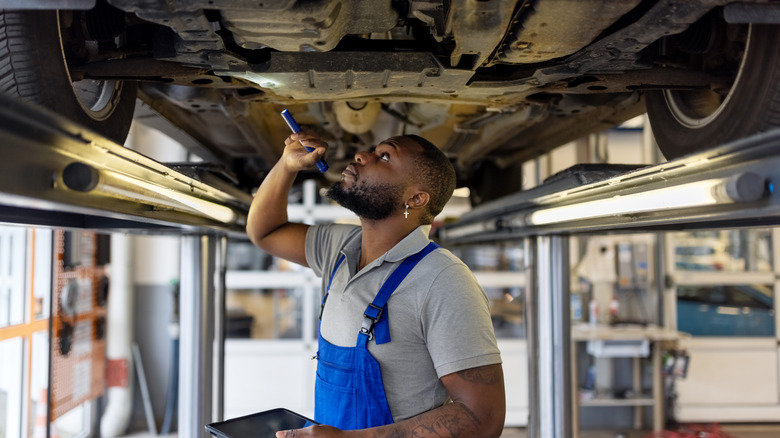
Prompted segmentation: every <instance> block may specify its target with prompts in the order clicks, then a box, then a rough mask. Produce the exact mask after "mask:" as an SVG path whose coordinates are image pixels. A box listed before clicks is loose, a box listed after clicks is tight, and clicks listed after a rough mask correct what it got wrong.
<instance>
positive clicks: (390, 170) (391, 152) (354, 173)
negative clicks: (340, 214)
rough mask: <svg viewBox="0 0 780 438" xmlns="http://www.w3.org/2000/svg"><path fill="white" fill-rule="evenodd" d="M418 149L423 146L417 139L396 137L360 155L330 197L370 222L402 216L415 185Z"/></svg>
mask: <svg viewBox="0 0 780 438" xmlns="http://www.w3.org/2000/svg"><path fill="white" fill-rule="evenodd" d="M415 148H419V145H417V143H415V142H414V141H413V140H411V139H408V138H404V137H393V138H389V139H387V140H385V141H384V142H382V143H380V144H379V145H378V146H377V147H376V148H374V149H373V150H371V151H368V152H358V153H357V154H355V162H353V163H351V164H350V165H349V166H347V168H346V169H345V170H344V172H342V179H341V181H340V182H337V183H335V184H333V185H332V186H331V187H330V190H328V197H329V198H330V199H332V200H334V201H336V202H337V203H339V205H341V206H343V207H345V208H347V209H349V210H351V211H352V212H354V213H355V214H357V215H358V216H359V217H361V218H363V219H367V220H372V221H377V220H382V219H386V218H388V217H390V216H391V215H392V214H393V213H396V212H398V214H400V210H401V209H403V205H404V196H405V191H406V189H407V187H409V186H410V185H411V175H410V170H411V169H412V165H413V159H414V152H415Z"/></svg>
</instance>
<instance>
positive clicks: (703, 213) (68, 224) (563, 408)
mask: <svg viewBox="0 0 780 438" xmlns="http://www.w3.org/2000/svg"><path fill="white" fill-rule="evenodd" d="M0 153H2V157H3V160H2V161H1V162H0V222H6V223H18V224H28V225H39V226H48V227H58V228H84V229H98V230H107V231H129V232H138V233H160V234H180V235H184V236H185V237H184V238H183V243H182V245H183V246H182V249H183V251H182V254H185V255H186V256H185V257H188V260H183V263H182V284H181V292H182V293H181V298H182V308H181V318H182V341H181V345H182V346H185V345H188V344H189V345H190V346H191V347H190V348H189V349H188V350H187V351H185V349H184V348H183V349H182V355H181V361H180V363H181V364H182V367H181V369H182V376H181V378H182V384H181V385H180V388H183V389H182V391H190V392H188V393H187V394H184V393H183V392H180V408H179V433H180V434H181V435H182V436H198V435H201V436H205V432H204V431H203V425H204V424H206V423H209V422H211V421H217V420H220V419H221V418H219V417H220V416H221V414H218V415H216V417H217V418H215V415H214V414H213V406H217V407H218V408H219V406H221V402H222V396H223V394H222V387H221V381H222V379H221V373H222V369H221V368H222V365H221V364H219V363H218V365H217V366H216V367H215V368H217V369H215V370H214V369H212V360H211V358H212V357H221V356H222V350H221V347H220V343H219V342H218V343H217V347H212V343H211V342H210V341H211V340H212V339H214V334H215V333H221V330H220V329H219V327H220V326H221V324H223V321H224V308H223V309H217V308H216V307H217V306H213V305H209V304H204V303H215V302H216V301H217V300H216V298H215V297H218V295H219V294H220V293H224V284H223V285H222V286H221V289H222V290H217V289H219V286H217V287H215V286H214V283H215V282H214V281H213V280H214V278H215V276H217V275H219V272H220V270H221V269H224V267H223V266H221V264H222V263H224V251H225V248H226V237H227V236H228V235H242V236H243V233H244V231H243V228H244V225H245V222H246V215H247V211H248V206H249V204H250V202H251V197H250V196H249V195H247V194H246V193H243V192H240V191H238V190H236V189H234V188H232V187H231V186H230V185H229V184H228V183H227V182H226V181H224V180H223V179H220V178H218V177H215V176H213V175H212V174H211V173H209V172H203V171H202V170H203V169H201V168H189V169H188V168H184V167H181V166H166V165H164V164H162V163H158V162H156V161H154V160H151V159H149V158H147V157H145V156H143V155H140V154H137V153H135V152H133V151H131V150H129V149H126V148H123V147H122V146H120V145H116V144H113V143H112V142H110V141H108V140H106V139H104V138H102V137H100V136H97V135H95V134H93V133H90V132H88V131H86V130H84V129H83V128H80V127H78V126H75V125H73V124H72V123H70V122H68V121H66V120H65V119H63V118H61V117H58V116H57V115H54V114H52V113H50V112H48V111H46V110H44V109H39V108H35V107H32V106H30V105H28V104H23V103H20V102H18V101H16V100H13V99H10V98H8V97H5V96H2V95H0ZM779 180H780V130H775V131H770V132H766V133H762V134H758V135H755V136H753V137H750V138H746V139H743V140H740V141H737V142H733V143H730V144H727V145H723V146H721V147H718V148H716V149H712V150H709V151H707V152H702V153H699V154H696V155H691V156H687V157H683V158H681V159H678V160H674V161H670V162H666V163H663V164H658V165H654V166H648V167H643V168H638V169H636V168H631V169H629V168H626V167H620V166H618V167H614V166H607V167H598V168H593V167H588V166H581V167H579V168H575V169H571V170H569V171H566V172H564V173H562V174H559V175H557V176H556V177H555V178H551V179H550V181H549V182H548V183H546V184H543V185H541V186H539V187H536V188H534V189H531V190H527V191H524V192H522V193H518V194H516V195H510V196H507V197H505V198H502V199H499V200H496V201H493V202H491V203H488V204H484V205H482V206H479V207H477V208H474V209H473V210H472V211H470V212H468V213H466V214H464V215H463V216H462V217H461V218H460V219H459V220H458V221H457V222H455V223H453V224H449V225H447V226H445V227H443V228H441V229H440V230H438V238H439V240H441V242H442V243H443V244H445V245H459V244H467V243H476V242H483V243H490V242H498V241H507V240H516V241H520V240H525V242H526V245H525V248H526V251H527V252H528V253H529V257H526V260H528V262H527V263H528V264H529V266H528V269H529V270H528V271H527V272H531V273H532V274H531V275H530V277H532V278H531V281H530V282H529V285H530V287H529V291H530V292H531V293H528V294H527V301H528V302H527V305H528V319H527V321H528V322H527V324H528V351H529V405H530V406H533V407H535V408H536V409H531V411H530V418H529V424H528V436H529V437H544V438H547V437H549V438H560V437H564V438H565V437H570V436H571V435H572V424H571V407H572V404H571V398H572V396H573V394H572V389H571V387H570V385H569V382H570V378H569V370H568V369H567V368H566V365H567V364H569V363H570V362H569V355H570V354H571V352H570V347H569V346H570V343H569V330H570V327H569V321H568V318H567V317H565V316H566V315H568V314H569V303H568V299H567V297H568V296H567V294H568V290H569V288H568V276H569V275H568V263H569V260H568V236H569V235H571V234H575V233H593V232H639V231H663V230H680V229H698V228H721V227H752V226H773V225H777V224H778V223H780V199H778V196H777V195H776V194H775V191H774V182H775V181H779ZM701 192H704V194H705V195H706V196H705V197H706V200H695V198H696V196H694V195H695V194H696V193H701ZM697 196H698V195H697ZM648 199H651V200H652V202H651V201H648ZM607 200H608V201H611V202H606V201H607ZM680 200H682V202H673V201H680ZM667 201H668V202H667ZM689 201H690V202H689ZM659 202H660V203H662V204H661V205H662V206H661V207H658V205H659V204H658V203H659ZM614 205H618V207H617V208H615V207H614ZM185 278H188V280H186V281H185ZM223 283H224V282H223ZM185 318H186V320H185ZM222 342H224V341H222ZM218 362H219V361H218ZM550 364H552V366H551V365H550ZM215 381H216V382H219V384H217V385H216V386H215V392H216V393H215V394H212V390H211V388H212V385H211V384H210V383H211V382H215ZM185 388H189V389H185ZM217 412H221V409H217ZM655 412H656V417H657V415H658V413H659V408H656V411H655Z"/></svg>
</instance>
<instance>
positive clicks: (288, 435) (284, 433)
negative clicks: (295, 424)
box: [276, 429, 295, 438]
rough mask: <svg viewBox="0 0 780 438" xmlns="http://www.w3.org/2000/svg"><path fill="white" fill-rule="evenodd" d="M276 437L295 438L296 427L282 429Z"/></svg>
mask: <svg viewBox="0 0 780 438" xmlns="http://www.w3.org/2000/svg"><path fill="white" fill-rule="evenodd" d="M276 438H295V429H291V430H280V431H279V432H276Z"/></svg>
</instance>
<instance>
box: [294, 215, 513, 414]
mask: <svg viewBox="0 0 780 438" xmlns="http://www.w3.org/2000/svg"><path fill="white" fill-rule="evenodd" d="M429 231H430V226H427V225H426V226H421V227H419V228H417V229H416V230H414V231H413V232H412V233H410V234H409V235H408V236H406V237H405V238H404V239H403V240H402V241H401V242H399V243H398V244H397V245H396V246H395V247H393V248H392V249H391V250H390V251H388V252H387V253H385V254H383V255H382V256H381V257H379V258H378V259H377V260H374V261H373V262H371V263H370V264H369V265H368V266H366V267H365V268H364V269H363V270H361V271H360V272H356V271H357V264H358V261H359V259H360V243H361V237H362V233H361V228H360V227H358V226H355V225H338V224H331V225H317V226H314V227H311V228H310V229H309V231H308V233H307V235H306V261H307V263H308V264H309V266H310V267H311V268H312V269H313V270H314V272H315V273H316V274H317V275H318V276H320V277H322V288H323V292H324V290H325V289H326V288H327V286H328V280H329V279H330V276H331V273H332V271H333V267H334V265H335V264H336V261H337V260H338V259H339V257H340V256H341V254H344V255H345V256H346V260H345V261H344V262H343V263H342V264H341V266H340V267H339V269H338V271H337V272H336V275H335V276H334V278H333V284H332V286H331V288H330V295H329V297H328V302H327V305H326V306H325V311H324V313H323V317H322V325H321V331H322V336H323V337H324V338H325V339H326V340H327V341H328V342H330V343H332V344H335V345H339V346H343V347H354V346H355V343H356V342H357V333H358V331H359V329H360V325H361V323H362V321H363V312H364V311H365V310H366V307H367V306H368V303H370V302H371V301H372V300H373V299H374V296H376V293H377V292H378V291H379V288H380V287H381V286H382V284H384V282H385V280H386V279H387V278H388V277H389V275H390V273H392V272H393V270H394V269H395V267H396V266H398V264H399V263H400V262H402V261H403V260H404V259H405V258H406V257H408V256H410V255H412V254H415V253H417V252H418V251H420V250H421V249H423V247H425V245H427V244H428V242H429V239H428V233H429ZM387 306H388V316H387V317H389V319H388V321H389V325H390V336H391V339H392V340H391V342H389V343H386V344H381V345H376V344H375V343H374V341H371V342H370V343H369V346H368V350H369V352H370V353H371V355H372V356H374V358H375V359H376V360H377V362H379V365H380V367H381V369H382V379H383V381H384V385H385V392H386V394H387V398H388V402H389V404H390V411H391V412H392V414H393V418H394V420H395V421H400V420H403V419H406V418H409V417H413V416H415V415H418V414H420V413H422V412H425V411H428V410H430V409H433V408H435V407H438V406H440V405H442V404H443V403H444V402H446V401H447V399H448V395H447V391H446V389H445V388H444V385H442V383H441V381H440V380H439V378H440V377H441V376H445V375H447V374H450V373H454V372H457V371H462V370H465V369H469V368H474V367H478V366H483V365H491V364H497V363H501V356H500V353H499V350H498V347H497V345H496V339H495V335H494V333H493V325H492V322H491V320H490V311H489V309H488V301H487V297H486V296H485V292H484V291H483V290H482V288H481V287H480V286H479V284H477V281H476V279H475V278H474V275H473V274H472V273H471V271H470V270H469V269H468V267H467V266H466V265H465V264H464V263H463V262H462V261H460V259H458V258H457V257H455V256H454V255H453V254H452V253H450V252H449V251H447V250H446V249H443V248H439V249H437V250H436V251H434V252H432V253H430V254H428V255H427V256H426V257H425V258H423V259H422V260H421V261H420V263H419V264H418V265H417V266H416V267H415V268H414V269H413V270H412V271H411V272H410V273H409V275H408V276H407V277H406V279H405V280H404V281H403V282H401V284H400V285H399V286H398V288H397V289H396V290H395V292H394V293H393V295H392V296H391V297H390V299H389V300H388V303H387Z"/></svg>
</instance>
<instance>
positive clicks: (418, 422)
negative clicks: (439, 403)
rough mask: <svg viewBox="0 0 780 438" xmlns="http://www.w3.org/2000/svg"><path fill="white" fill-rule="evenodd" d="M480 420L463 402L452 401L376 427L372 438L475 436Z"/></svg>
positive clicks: (450, 437)
mask: <svg viewBox="0 0 780 438" xmlns="http://www.w3.org/2000/svg"><path fill="white" fill-rule="evenodd" d="M479 423H480V421H479V418H477V416H476V414H474V412H472V411H471V410H470V409H469V408H468V407H466V406H465V405H463V404H462V403H451V404H449V405H446V406H443V407H442V408H440V409H436V410H434V411H430V412H427V413H425V414H422V415H420V416H418V417H415V418H413V419H410V420H409V421H407V422H406V424H404V425H403V427H398V426H401V424H395V425H390V426H385V427H381V428H377V429H375V430H374V431H375V433H374V434H373V435H372V438H452V437H461V436H469V437H470V436H474V434H473V431H475V430H476V429H477V426H478V425H479Z"/></svg>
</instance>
